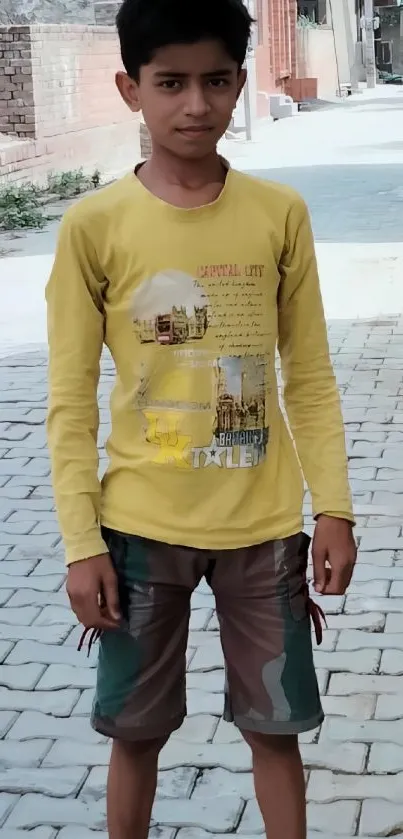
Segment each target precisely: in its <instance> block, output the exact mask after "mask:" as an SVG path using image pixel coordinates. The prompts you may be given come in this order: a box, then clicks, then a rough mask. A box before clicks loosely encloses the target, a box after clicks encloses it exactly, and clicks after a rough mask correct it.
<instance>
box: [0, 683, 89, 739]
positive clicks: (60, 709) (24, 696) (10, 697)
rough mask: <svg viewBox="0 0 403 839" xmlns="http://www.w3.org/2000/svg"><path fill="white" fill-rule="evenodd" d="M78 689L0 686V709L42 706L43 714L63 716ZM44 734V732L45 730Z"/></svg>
mask: <svg viewBox="0 0 403 839" xmlns="http://www.w3.org/2000/svg"><path fill="white" fill-rule="evenodd" d="M78 696H79V694H78V691H76V690H59V691H41V692H40V693H36V692H32V691H22V690H8V689H7V688H2V687H0V710H2V711H36V710H37V709H38V708H42V709H43V711H44V713H45V714H54V715H55V716H60V717H65V716H67V715H68V714H69V713H70V712H71V709H72V708H73V707H74V705H75V704H76V702H77V699H78ZM45 736H46V732H45Z"/></svg>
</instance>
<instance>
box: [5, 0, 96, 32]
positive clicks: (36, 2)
mask: <svg viewBox="0 0 403 839" xmlns="http://www.w3.org/2000/svg"><path fill="white" fill-rule="evenodd" d="M24 23H25V24H26V23H79V24H81V25H84V24H88V23H95V17H94V0H0V24H2V25H4V26H7V25H8V26H10V25H12V24H16V25H21V24H24Z"/></svg>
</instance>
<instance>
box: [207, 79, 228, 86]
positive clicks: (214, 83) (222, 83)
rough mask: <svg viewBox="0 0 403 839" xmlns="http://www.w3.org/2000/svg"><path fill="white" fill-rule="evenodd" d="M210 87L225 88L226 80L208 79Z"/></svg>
mask: <svg viewBox="0 0 403 839" xmlns="http://www.w3.org/2000/svg"><path fill="white" fill-rule="evenodd" d="M210 85H211V87H226V86H227V85H228V80H227V79H210Z"/></svg>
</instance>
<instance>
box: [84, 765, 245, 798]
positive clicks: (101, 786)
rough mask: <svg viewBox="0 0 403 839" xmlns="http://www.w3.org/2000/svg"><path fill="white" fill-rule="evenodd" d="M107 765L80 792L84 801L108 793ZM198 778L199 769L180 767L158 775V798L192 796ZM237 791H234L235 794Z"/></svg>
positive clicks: (94, 772) (101, 796) (100, 767)
mask: <svg viewBox="0 0 403 839" xmlns="http://www.w3.org/2000/svg"><path fill="white" fill-rule="evenodd" d="M107 777H108V767H107V766H95V767H94V768H93V769H91V772H90V774H89V775H88V778H87V780H86V782H85V784H84V787H83V789H82V791H81V793H80V799H82V800H83V801H98V800H99V799H102V798H104V796H105V794H106V783H107ZM196 778H197V769H193V768H192V767H180V768H179V769H172V770H169V771H167V772H160V773H159V775H158V786H157V798H190V795H191V794H192V791H193V788H194V785H195V783H196ZM235 794H236V792H235V793H234V795H235Z"/></svg>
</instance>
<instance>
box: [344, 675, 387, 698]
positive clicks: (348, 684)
mask: <svg viewBox="0 0 403 839" xmlns="http://www.w3.org/2000/svg"><path fill="white" fill-rule="evenodd" d="M401 689H402V680H401V678H400V677H399V676H356V675H355V674H353V673H335V674H334V675H332V676H331V677H330V683H329V688H328V693H329V694H330V695H331V696H350V695H351V694H355V693H356V694H359V693H401Z"/></svg>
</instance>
